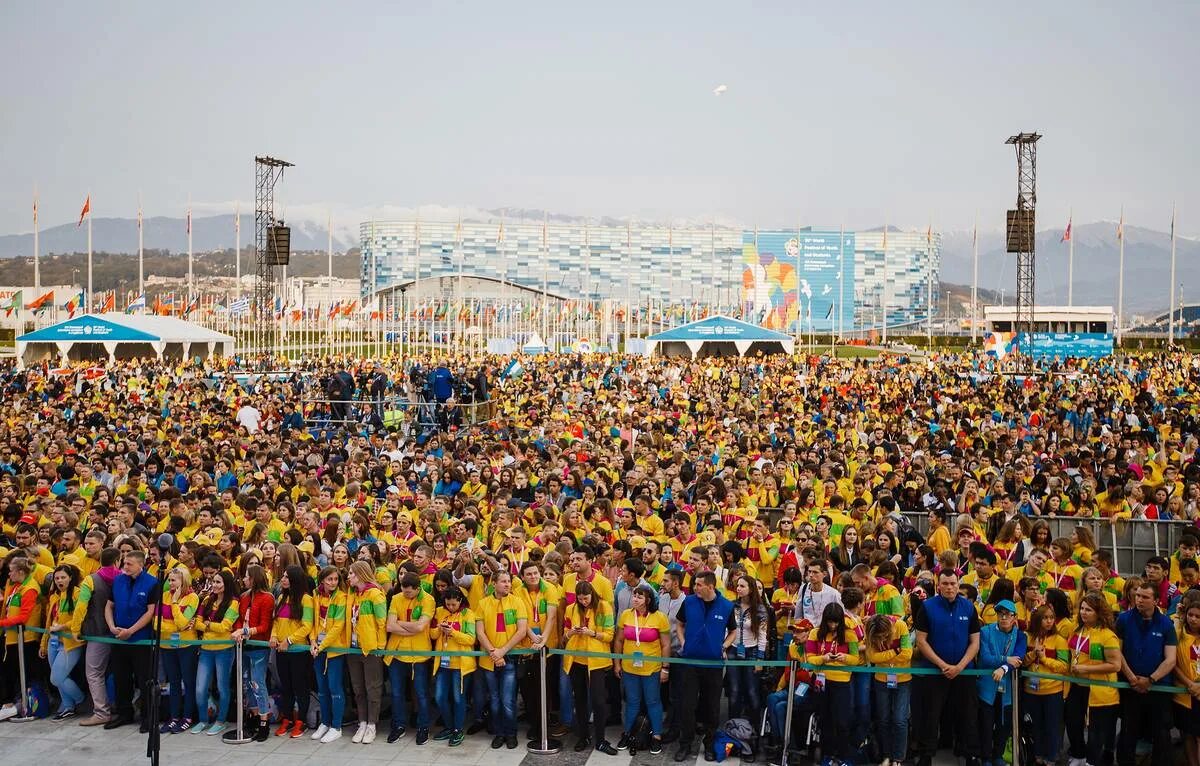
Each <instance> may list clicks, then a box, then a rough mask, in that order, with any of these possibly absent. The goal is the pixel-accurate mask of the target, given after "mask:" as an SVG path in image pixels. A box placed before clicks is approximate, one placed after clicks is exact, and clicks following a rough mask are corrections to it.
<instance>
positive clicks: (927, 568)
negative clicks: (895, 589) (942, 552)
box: [904, 543, 937, 591]
mask: <svg viewBox="0 0 1200 766" xmlns="http://www.w3.org/2000/svg"><path fill="white" fill-rule="evenodd" d="M936 568H937V554H936V553H934V552H933V548H932V547H930V546H928V545H925V544H924V543H922V544H921V545H918V546H917V550H916V555H915V561H914V563H913V565H912V566H911V567H909V570H908V572H906V573H905V575H904V589H905V590H906V591H911V590H912V589H913V588H915V587H916V586H917V583H918V582H921V581H922V580H925V581H928V582H936V581H937V575H936Z"/></svg>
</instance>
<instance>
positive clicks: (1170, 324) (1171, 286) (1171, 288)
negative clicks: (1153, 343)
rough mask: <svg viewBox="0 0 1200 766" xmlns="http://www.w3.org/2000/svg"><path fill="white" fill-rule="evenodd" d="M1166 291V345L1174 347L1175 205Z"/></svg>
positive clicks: (1172, 210) (1172, 211)
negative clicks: (1168, 301) (1168, 297)
mask: <svg viewBox="0 0 1200 766" xmlns="http://www.w3.org/2000/svg"><path fill="white" fill-rule="evenodd" d="M1122 241H1124V238H1122ZM1167 289H1168V290H1169V291H1170V293H1171V318H1170V320H1169V321H1168V323H1167V343H1168V344H1170V345H1172V346H1173V345H1175V203H1171V281H1170V282H1169V283H1168V284H1167Z"/></svg>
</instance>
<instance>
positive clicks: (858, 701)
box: [850, 673, 875, 754]
mask: <svg viewBox="0 0 1200 766" xmlns="http://www.w3.org/2000/svg"><path fill="white" fill-rule="evenodd" d="M874 678H875V675H874V674H873V673H852V674H851V675H850V684H851V685H852V686H853V687H854V720H853V722H852V723H851V724H850V749H851V750H853V751H855V753H856V754H857V753H858V748H859V746H861V745H862V744H863V743H864V742H866V741H867V737H869V736H870V734H871V684H872V683H874V681H873V679H874Z"/></svg>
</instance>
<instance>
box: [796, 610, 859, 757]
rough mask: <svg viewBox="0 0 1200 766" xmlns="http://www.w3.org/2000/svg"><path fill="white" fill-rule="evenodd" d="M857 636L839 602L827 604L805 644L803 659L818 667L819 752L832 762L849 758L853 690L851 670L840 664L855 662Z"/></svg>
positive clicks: (852, 663) (845, 664)
mask: <svg viewBox="0 0 1200 766" xmlns="http://www.w3.org/2000/svg"><path fill="white" fill-rule="evenodd" d="M858 651H859V649H858V636H857V634H856V633H855V632H854V629H853V628H851V627H850V626H849V625H848V624H847V621H846V610H845V609H843V608H842V605H841V604H837V603H834V604H826V605H825V610H824V611H823V612H822V613H821V624H820V625H818V626H817V627H815V628H813V629H812V630H810V631H809V633H808V640H807V641H806V642H805V644H804V661H805V662H807V663H809V664H812V665H815V666H817V669H816V670H815V671H814V672H815V673H816V680H817V684H816V685H817V688H818V689H820V690H822V694H821V695H820V705H821V708H820V716H821V722H822V729H821V734H822V754H823V755H824V757H826V758H832V759H834V761H835V762H846V761H848V760H849V759H850V757H851V753H850V743H849V738H850V722H851V718H852V716H853V710H852V707H853V693H852V691H851V683H850V672H849V671H845V670H838V669H837V668H839V667H849V666H852V665H858V664H860V662H859V657H858Z"/></svg>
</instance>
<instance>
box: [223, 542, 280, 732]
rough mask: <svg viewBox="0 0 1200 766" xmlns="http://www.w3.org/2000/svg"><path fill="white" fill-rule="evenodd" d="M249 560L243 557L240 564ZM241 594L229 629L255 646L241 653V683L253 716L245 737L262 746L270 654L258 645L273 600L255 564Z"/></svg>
mask: <svg viewBox="0 0 1200 766" xmlns="http://www.w3.org/2000/svg"><path fill="white" fill-rule="evenodd" d="M246 561H250V562H253V561H254V559H253V557H243V563H244V562H246ZM242 587H243V591H242V593H241V595H240V596H238V618H237V622H236V623H234V626H233V640H234V641H236V642H238V643H242V642H245V641H255V642H259V643H257V645H249V646H246V647H245V648H244V649H243V651H242V678H241V683H242V684H243V688H244V689H245V690H246V699H247V706H248V707H249V708H250V711H251V712H252V713H254V714H255V715H252V716H251V717H250V720H249V721H247V722H246V732H245V733H246V734H247V736H251V737H253V738H254V740H255V741H256V742H266V741H267V737H268V736H269V735H270V733H271V731H270V725H269V723H268V720H267V719H268V717H269V716H270V714H271V697H270V693H269V690H268V689H267V660H268V659H269V655H270V652H269V651H268V650H267V648H266V647H265V646H263V645H262V643H261V642H264V641H267V640H268V639H269V638H270V637H271V630H272V627H273V623H274V620H275V599H274V598H273V597H272V596H271V586H270V583H269V582H268V581H267V570H266V569H264V568H263V567H261V566H259V565H258V564H256V563H249V564H247V565H246V568H245V572H244V573H243V574H242Z"/></svg>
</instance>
